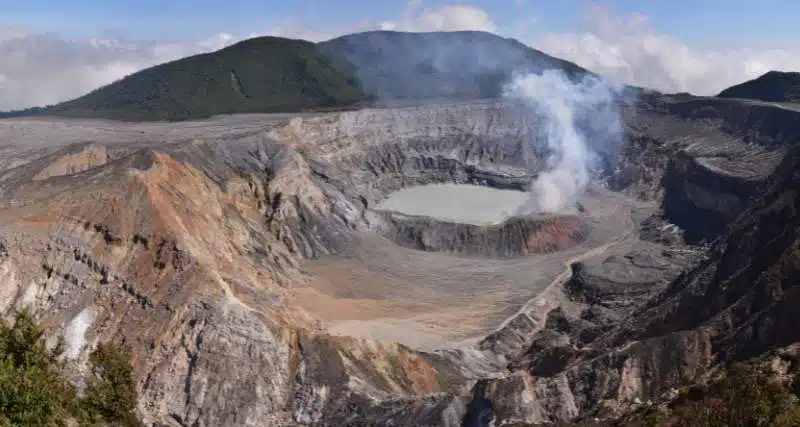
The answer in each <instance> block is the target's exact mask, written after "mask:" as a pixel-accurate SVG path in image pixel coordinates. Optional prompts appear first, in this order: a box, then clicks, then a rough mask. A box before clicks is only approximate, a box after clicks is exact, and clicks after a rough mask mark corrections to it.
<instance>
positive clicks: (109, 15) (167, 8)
mask: <svg viewBox="0 0 800 427" xmlns="http://www.w3.org/2000/svg"><path fill="white" fill-rule="evenodd" d="M445 3H446V2H444V1H436V0H426V1H425V2H424V6H425V7H430V8H433V7H437V6H439V5H442V4H445ZM460 3H463V4H470V5H474V6H477V7H480V8H482V9H484V10H485V11H486V12H488V14H489V16H491V18H492V20H493V21H494V22H496V23H497V24H498V26H499V28H500V29H502V28H505V27H511V26H513V25H515V24H517V23H519V22H520V21H524V20H530V19H533V18H535V19H536V21H537V25H539V26H541V28H543V29H546V30H548V31H570V30H572V29H574V28H576V27H578V26H580V25H581V22H580V20H581V19H582V18H581V10H582V9H583V7H584V6H585V5H586V0H527V1H524V2H519V3H524V4H523V5H520V4H519V3H518V2H517V0H482V1H465V2H460ZM598 3H599V4H602V5H605V6H608V7H610V8H611V9H613V10H615V11H616V12H618V13H630V12H638V13H641V14H643V15H646V16H647V17H649V19H650V20H651V21H652V23H653V24H654V26H655V28H656V29H658V31H660V32H665V33H669V34H671V35H673V36H675V37H679V38H681V39H684V40H751V41H752V40H784V41H785V40H797V39H798V38H800V25H798V22H797V17H800V1H798V0H600V1H598ZM406 6H407V1H406V0H295V1H276V0H229V1H219V0H126V1H115V0H105V1H103V0H73V1H64V0H3V1H2V6H0V25H3V24H5V25H24V26H26V27H30V28H34V29H36V30H39V31H53V32H58V33H62V34H68V35H73V36H94V35H97V34H103V33H114V34H120V35H124V36H126V37H130V38H147V39H153V38H160V39H173V40H174V39H187V38H197V37H204V36H208V35H210V34H215V33H219V32H229V33H252V32H265V31H266V32H269V29H270V28H271V27H273V26H276V25H280V24H281V23H283V22H286V21H287V20H288V21H292V22H295V23H299V24H301V25H304V26H308V27H310V28H325V27H342V28H344V27H346V25H347V24H348V23H352V22H358V21H364V20H367V19H372V20H387V19H393V18H396V17H397V16H399V15H400V14H401V13H402V12H403V10H404V9H405V8H406Z"/></svg>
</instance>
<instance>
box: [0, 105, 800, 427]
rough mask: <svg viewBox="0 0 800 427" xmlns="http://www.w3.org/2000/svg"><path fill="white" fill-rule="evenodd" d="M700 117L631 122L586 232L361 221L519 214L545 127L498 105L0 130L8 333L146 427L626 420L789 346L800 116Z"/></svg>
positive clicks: (656, 114) (558, 225) (766, 110)
mask: <svg viewBox="0 0 800 427" xmlns="http://www.w3.org/2000/svg"><path fill="white" fill-rule="evenodd" d="M703 102H705V103H707V104H706V106H704V107H702V108H701V110H702V111H701V112H698V111H695V109H696V108H699V107H697V106H696V105H695V104H692V103H691V102H690V103H684V102H683V101H680V102H677V101H672V100H669V99H666V98H663V99H661V98H660V99H658V100H657V102H649V101H648V102H644V103H641V104H640V105H638V106H635V107H630V108H629V109H627V110H626V111H625V123H626V124H625V128H626V141H627V142H628V144H627V145H626V147H627V148H626V149H625V151H623V153H622V155H621V158H622V161H621V162H620V165H619V166H620V167H619V168H616V169H615V170H613V171H608V172H607V174H606V175H605V176H604V179H605V180H607V182H608V185H606V186H603V185H594V186H592V187H591V188H590V189H589V190H588V191H587V193H586V195H585V197H584V198H583V199H582V201H581V203H582V209H581V211H580V212H578V213H576V214H574V215H572V214H571V215H570V216H558V215H556V216H552V215H551V216H547V217H534V218H515V219H513V220H511V221H509V222H507V223H505V224H502V225H500V226H495V227H494V228H492V227H488V228H486V227H478V226H467V225H463V224H447V223H441V222H437V221H434V220H432V219H425V218H405V217H402V216H401V215H399V214H396V213H387V212H380V211H375V210H373V208H374V206H375V204H376V203H377V202H378V201H380V200H381V199H382V198H384V197H386V196H387V195H388V194H390V193H391V192H392V191H395V190H397V189H400V188H403V187H406V186H411V185H418V184H426V183H437V182H438V183H441V182H451V183H479V184H483V185H488V186H494V187H498V188H509V189H517V190H521V191H524V190H526V189H527V188H528V186H529V185H530V182H531V179H532V177H534V176H535V175H536V173H537V172H538V171H540V170H541V168H542V167H543V166H544V160H543V157H542V156H543V154H542V152H540V151H538V149H537V147H536V146H535V145H534V146H533V147H531V145H530V144H529V142H530V141H531V138H530V135H531V130H532V129H535V127H536V126H537V124H536V122H535V121H532V120H528V119H527V118H526V116H525V115H524V114H522V113H521V112H520V111H519V110H518V109H514V108H509V107H508V106H506V105H504V104H502V103H497V102H484V103H453V104H443V105H435V106H433V105H429V106H424V107H407V108H398V109H375V110H363V111H357V112H346V113H334V114H327V115H306V116H296V117H291V118H290V117H285V116H231V117H223V118H217V119H211V120H208V121H203V122H187V123H181V124H172V125H169V126H167V125H163V124H131V123H125V124H123V123H111V122H99V121H74V120H67V121H61V122H52V121H48V120H47V119H37V120H22V119H14V120H13V121H3V122H0V135H2V138H3V140H4V141H7V142H6V144H5V145H2V146H0V150H2V153H3V154H4V156H3V158H4V159H6V160H4V161H2V162H0V219H2V221H0V224H1V225H0V283H1V284H2V287H1V288H0V308H2V310H3V312H4V313H6V314H7V313H10V312H11V311H12V310H14V309H20V308H29V309H31V310H32V311H33V313H34V314H36V315H37V316H38V317H39V318H40V319H41V320H42V321H43V322H44V323H45V325H47V326H48V330H49V334H50V336H51V337H52V339H53V340H54V339H55V338H56V337H58V336H68V338H69V345H70V346H71V348H73V349H74V352H71V353H70V354H72V356H71V359H70V360H69V364H70V366H72V368H74V369H75V370H76V372H80V370H81V369H82V366H83V364H84V362H85V357H86V354H87V349H88V348H89V347H91V346H92V345H93V343H96V342H97V341H98V340H109V339H110V340H113V341H118V342H124V343H126V344H127V345H129V346H131V347H132V348H133V350H134V355H135V357H134V365H135V369H136V372H137V376H138V378H139V389H140V394H141V396H142V400H141V403H140V408H139V409H140V414H141V416H142V417H143V419H144V420H145V421H146V422H148V423H151V424H158V425H176V426H178V425H198V426H199V425H208V426H211V425H214V426H217V425H254V426H255V425H259V426H260V425H276V426H280V425H408V426H420V425H445V426H456V425H461V424H462V423H466V424H467V425H487V424H485V423H486V422H487V421H486V419H487V418H486V417H487V416H488V417H489V418H492V419H494V420H495V425H503V424H507V423H510V422H513V421H527V422H541V421H548V420H566V419H572V418H576V417H580V416H583V415H585V414H587V413H591V412H592V411H596V410H597V409H598V408H599V407H602V406H603V405H606V406H614V407H623V406H624V405H623V403H624V402H628V401H633V400H635V399H637V398H638V399H647V398H653V397H655V396H658V395H659V394H660V393H661V392H663V390H665V389H667V388H668V387H671V386H674V385H678V384H681V383H684V382H688V381H691V380H693V379H694V378H696V377H697V376H699V375H700V374H702V373H703V372H704V371H705V370H706V369H707V368H708V367H709V366H712V365H714V364H715V363H719V362H721V361H724V360H727V359H729V358H737V357H746V356H747V355H750V354H757V353H758V352H760V351H763V349H765V348H768V347H769V346H774V345H781V344H784V343H786V342H789V341H791V340H793V339H794V338H793V337H792V335H791V333H785V334H773V333H771V331H773V330H777V329H775V328H781V327H785V326H786V325H787V324H788V323H787V322H791V321H792V317H791V310H788V309H786V307H788V304H789V303H790V302H791V301H792V300H791V298H790V296H791V286H790V285H791V283H790V280H789V278H791V277H793V276H791V275H790V274H789V273H793V272H795V270H792V269H793V268H794V269H796V267H797V265H796V264H797V262H796V257H795V258H792V257H793V256H796V254H797V250H796V245H797V242H796V240H792V239H794V236H795V235H796V232H795V233H794V234H791V233H790V231H791V230H792V229H790V227H794V225H796V224H795V223H794V222H792V221H795V220H794V219H793V218H795V217H793V216H792V215H793V212H794V211H796V198H793V197H794V196H793V194H794V193H793V190H791V189H792V188H794V187H791V185H790V184H792V183H794V184H793V185H794V186H795V187H796V186H797V185H796V180H797V174H796V172H793V171H794V170H796V169H793V168H796V163H792V162H796V155H794V154H792V155H791V156H787V155H786V153H787V148H786V147H788V146H789V145H791V144H793V143H794V142H796V139H794V138H795V137H794V136H792V134H791V133H790V130H789V128H785V127H783V125H782V123H783V122H782V120H784V119H783V118H781V117H783V116H784V115H787V114H788V116H787V117H788V118H789V119H793V118H794V116H793V115H792V114H794V113H789V112H786V111H784V110H781V109H778V108H775V107H761V106H752V105H749V104H736V103H733V104H731V103H729V102H721V101H720V102H716V101H714V102H712V101H703ZM732 105H733V106H732ZM739 114H747V115H748V116H747V117H753V118H752V123H751V124H752V127H751V128H748V129H743V128H741V127H736V125H735V123H738V122H737V120H738V118H739ZM775 117H778V118H775ZM87 141H91V142H87ZM756 166H757V167H758V169H754V170H749V169H751V168H753V167H756ZM775 171H777V172H775ZM745 172H747V173H745ZM766 189H771V190H770V191H766ZM763 194H767V196H765V197H762V198H760V200H761V201H760V202H758V203H756V204H753V202H751V199H753V198H756V197H758V196H761V195H763ZM740 212H741V214H739V215H737V213H740ZM696 218H701V221H708V223H711V224H712V225H713V226H714V227H711V226H706V225H703V224H706V223H702V224H697V223H695V222H692V221H696ZM706 218H709V219H706ZM727 224H732V226H731V228H728V227H727ZM793 224H794V225H793ZM715 227H716V228H715ZM681 228H682V229H683V231H681ZM701 239H706V240H707V241H710V240H714V239H716V240H715V243H714V245H712V246H711V248H710V249H709V250H708V253H706V250H705V249H703V248H698V247H695V246H691V245H688V244H687V242H688V243H694V242H695V241H699V240H701ZM793 245H794V246H793ZM792 248H794V249H792ZM793 254H794V255H793ZM742 265H744V266H745V267H744V268H741V267H740V266H742ZM687 313H690V315H687ZM782 330H787V329H785V328H784V329H782ZM68 331H69V333H67V332H68ZM75 331H78V332H79V333H75ZM415 337H418V338H419V339H416V338H415ZM423 337H424V338H425V340H423V339H422V338H423ZM393 341H400V343H398V342H393ZM422 341H425V343H426V344H425V345H422V344H421V342H422ZM53 342H54V341H53ZM417 343H420V344H417ZM734 343H735V345H734ZM615 405H616V406H615Z"/></svg>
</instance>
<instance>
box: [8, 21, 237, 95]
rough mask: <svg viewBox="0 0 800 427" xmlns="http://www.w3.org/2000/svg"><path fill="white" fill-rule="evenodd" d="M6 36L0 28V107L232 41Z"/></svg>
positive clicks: (74, 91)
mask: <svg viewBox="0 0 800 427" xmlns="http://www.w3.org/2000/svg"><path fill="white" fill-rule="evenodd" d="M7 34H8V33H4V32H2V31H0V58H3V60H2V61H0V76H2V78H0V110H9V109H17V108H25V107H30V106H35V105H48V104H53V103H57V102H60V101H64V100H68V99H72V98H75V97H77V96H80V95H83V94H85V93H87V92H89V91H91V90H92V89H95V88H98V87H100V86H103V85H106V84H108V83H111V82H113V81H115V80H118V79H120V78H122V77H124V76H126V75H128V74H131V73H134V72H136V71H138V70H141V69H143V68H146V67H149V66H152V65H155V64H159V63H162V62H165V61H169V60H173V59H177V58H180V57H183V56H186V55H191V54H194V53H198V52H204V51H210V50H215V49H219V48H221V47H224V46H225V45H227V44H230V43H232V42H233V41H235V38H234V37H233V36H231V35H229V34H219V35H216V36H214V37H211V38H209V39H207V40H200V41H198V42H193V43H182V44H181V43H172V44H167V43H164V44H153V43H143V42H125V41H120V40H113V39H78V40H71V39H66V38H62V37H59V36H57V35H54V34H35V33H34V34H30V33H26V32H24V31H17V32H16V33H14V34H13V36H9V35H7ZM4 35H5V36H4Z"/></svg>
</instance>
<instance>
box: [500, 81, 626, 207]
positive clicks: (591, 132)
mask: <svg viewBox="0 0 800 427" xmlns="http://www.w3.org/2000/svg"><path fill="white" fill-rule="evenodd" d="M620 93H621V87H618V86H615V85H613V84H612V83H609V82H606V81H604V80H603V79H600V78H597V77H593V76H586V77H584V78H583V79H582V80H579V81H574V80H570V79H569V78H568V77H567V76H565V75H564V73H562V72H561V71H558V70H548V71H544V72H542V73H539V74H525V75H520V76H518V77H515V78H514V79H513V80H512V81H511V82H510V83H509V84H508V85H507V87H506V90H505V97H506V98H508V99H509V100H513V101H515V102H519V103H522V104H523V105H524V106H528V107H530V108H531V112H532V114H533V115H534V116H535V117H536V120H534V125H533V126H534V127H535V132H534V135H535V136H534V137H531V138H529V139H528V140H527V141H525V143H526V144H528V145H529V146H528V147H526V148H527V149H528V150H527V152H528V153H534V152H544V153H546V158H545V167H544V170H542V171H533V172H538V174H537V176H536V177H535V178H534V180H533V182H532V183H531V189H530V195H531V197H530V199H529V201H528V203H526V204H525V205H524V206H523V207H522V208H521V210H520V212H519V213H520V214H530V213H535V212H548V213H558V212H562V211H565V210H568V209H571V208H572V207H574V205H575V203H576V201H577V199H578V198H579V197H580V196H581V194H582V193H583V191H584V190H585V189H586V186H587V185H588V184H589V181H590V179H591V175H592V172H593V171H594V170H595V169H597V168H598V167H599V166H600V162H599V160H600V158H599V156H598V152H600V151H603V152H610V153H611V155H613V154H614V153H615V152H616V150H615V149H614V148H616V147H618V146H619V145H620V143H621V140H622V120H621V115H620V110H619V107H618V99H619V95H620ZM540 145H543V147H542V146H540ZM593 147H597V148H603V149H602V150H599V149H594V148H593ZM542 148H544V150H543V149H542ZM608 148H612V149H611V150H609V149H608Z"/></svg>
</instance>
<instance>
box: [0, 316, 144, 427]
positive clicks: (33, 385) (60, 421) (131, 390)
mask: <svg viewBox="0 0 800 427" xmlns="http://www.w3.org/2000/svg"><path fill="white" fill-rule="evenodd" d="M62 350H63V346H62V345H61V343H59V344H58V345H57V346H56V347H55V348H54V349H53V350H52V351H48V350H47V346H46V344H45V341H44V332H43V330H42V329H41V327H40V326H39V325H38V324H37V323H36V322H35V321H34V319H33V317H32V316H31V315H30V314H29V313H28V312H27V311H22V312H19V313H17V314H16V315H15V318H14V325H13V326H11V327H9V326H8V325H6V323H5V322H3V321H2V320H0V426H2V427H5V426H62V425H63V426H65V425H68V424H74V422H78V423H80V424H82V425H94V424H103V425H119V426H125V427H127V426H139V425H141V424H140V423H139V421H138V420H136V417H135V413H134V410H135V407H136V399H137V396H136V384H135V382H134V375H133V368H132V367H131V364H130V361H129V360H130V358H129V357H128V354H127V353H126V352H123V351H121V350H120V349H119V348H117V347H115V346H113V345H110V344H101V345H99V346H98V347H97V349H96V350H94V351H93V352H92V354H91V356H90V364H91V367H92V377H91V378H90V379H89V380H88V385H87V391H86V396H85V397H83V398H79V397H78V396H77V394H76V392H75V389H74V387H73V386H72V385H71V384H70V383H69V381H67V379H66V378H65V377H64V375H63V365H62V364H61V362H59V356H60V355H61V354H62ZM70 422H72V423H70Z"/></svg>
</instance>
